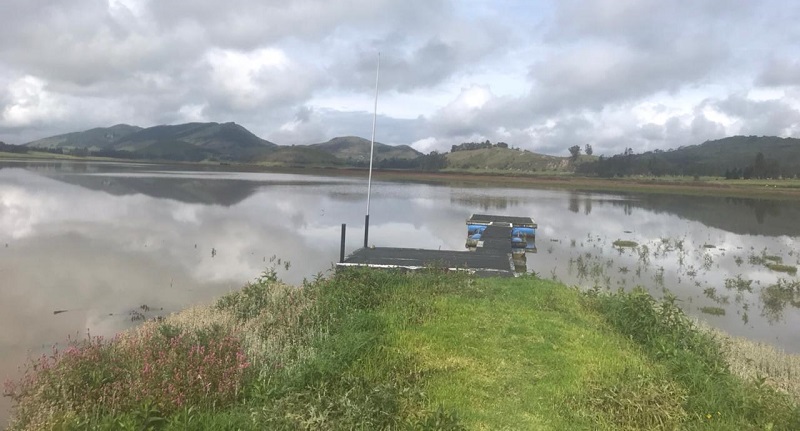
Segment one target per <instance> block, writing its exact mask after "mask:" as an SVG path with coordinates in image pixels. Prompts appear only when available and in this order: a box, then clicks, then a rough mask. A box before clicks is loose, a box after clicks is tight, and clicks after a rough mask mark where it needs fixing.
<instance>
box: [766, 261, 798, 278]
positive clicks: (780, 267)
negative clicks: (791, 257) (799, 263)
mask: <svg viewBox="0 0 800 431" xmlns="http://www.w3.org/2000/svg"><path fill="white" fill-rule="evenodd" d="M764 266H766V267H767V268H769V269H771V270H773V271H777V272H785V273H787V274H792V275H794V274H797V267H796V266H794V265H784V264H781V263H771V262H768V263H766V264H764Z"/></svg>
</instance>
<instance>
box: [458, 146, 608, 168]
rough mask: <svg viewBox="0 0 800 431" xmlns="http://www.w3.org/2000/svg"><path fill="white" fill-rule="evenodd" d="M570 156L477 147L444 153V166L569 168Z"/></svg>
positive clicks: (570, 166)
mask: <svg viewBox="0 0 800 431" xmlns="http://www.w3.org/2000/svg"><path fill="white" fill-rule="evenodd" d="M593 159H595V157H593V156H581V157H580V159H579V160H578V163H582V162H584V161H588V160H593ZM574 165H575V164H574V163H572V162H571V161H570V159H569V157H557V156H548V155H544V154H538V153H533V152H530V151H527V150H516V149H511V148H501V147H492V148H480V149H476V150H462V151H456V152H451V153H448V154H447V167H448V169H452V170H468V171H469V170H476V171H522V172H542V171H556V172H561V171H572V170H573V169H574Z"/></svg>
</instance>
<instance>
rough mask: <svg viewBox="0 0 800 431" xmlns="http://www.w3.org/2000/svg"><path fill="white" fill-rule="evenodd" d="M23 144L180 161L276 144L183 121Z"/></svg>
mask: <svg viewBox="0 0 800 431" xmlns="http://www.w3.org/2000/svg"><path fill="white" fill-rule="evenodd" d="M25 146H27V147H33V148H47V149H54V148H60V149H63V150H69V151H72V152H74V153H76V154H78V155H88V154H90V153H91V154H95V155H101V156H111V157H120V158H136V159H142V158H144V159H161V160H181V161H202V160H207V159H212V160H214V159H217V160H231V161H248V160H251V159H253V158H256V157H258V156H260V155H262V154H264V153H267V152H268V151H269V150H270V149H271V148H274V147H276V145H275V144H273V143H272V142H269V141H266V140H264V139H261V138H259V137H258V136H256V135H254V134H253V133H251V132H250V131H249V130H247V129H245V128H244V127H242V126H240V125H238V124H236V123H187V124H179V125H170V126H154V127H148V128H146V129H143V128H141V127H136V126H129V125H126V124H119V125H116V126H113V127H107V128H102V127H99V128H95V129H91V130H86V131H83V132H73V133H67V134H63V135H58V136H53V137H49V138H45V139H40V140H38V141H33V142H29V143H27V144H25ZM76 150H78V151H76ZM80 150H83V151H80Z"/></svg>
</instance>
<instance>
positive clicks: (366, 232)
mask: <svg viewBox="0 0 800 431" xmlns="http://www.w3.org/2000/svg"><path fill="white" fill-rule="evenodd" d="M380 75H381V53H380V52H378V68H377V71H376V72H375V106H374V109H373V114H372V141H371V142H370V146H369V179H368V180H367V215H366V216H365V217H364V248H367V241H368V240H369V204H370V195H371V192H372V159H373V154H374V151H375V124H376V123H377V121H378V79H379V78H380Z"/></svg>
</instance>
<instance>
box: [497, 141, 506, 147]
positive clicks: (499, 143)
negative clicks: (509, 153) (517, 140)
mask: <svg viewBox="0 0 800 431" xmlns="http://www.w3.org/2000/svg"><path fill="white" fill-rule="evenodd" d="M497 148H508V144H506V143H505V142H498V143H497Z"/></svg>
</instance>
